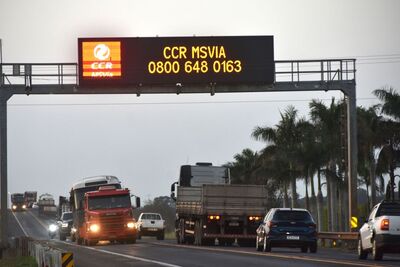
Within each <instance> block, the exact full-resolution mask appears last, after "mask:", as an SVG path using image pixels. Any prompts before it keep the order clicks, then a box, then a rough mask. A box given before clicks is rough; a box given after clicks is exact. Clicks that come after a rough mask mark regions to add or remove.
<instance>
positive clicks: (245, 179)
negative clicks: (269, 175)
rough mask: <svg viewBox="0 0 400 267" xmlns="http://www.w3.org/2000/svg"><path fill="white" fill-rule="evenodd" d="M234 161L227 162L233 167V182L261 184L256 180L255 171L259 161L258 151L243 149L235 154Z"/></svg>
mask: <svg viewBox="0 0 400 267" xmlns="http://www.w3.org/2000/svg"><path fill="white" fill-rule="evenodd" d="M233 158H234V159H235V161H234V162H229V163H228V164H226V166H227V167H229V168H230V169H231V179H232V183H233V184H260V183H259V181H256V179H255V176H254V175H253V171H254V170H255V168H256V164H257V161H258V154H257V152H253V151H252V150H251V149H249V148H246V149H243V151H242V153H240V154H236V155H234V156H233Z"/></svg>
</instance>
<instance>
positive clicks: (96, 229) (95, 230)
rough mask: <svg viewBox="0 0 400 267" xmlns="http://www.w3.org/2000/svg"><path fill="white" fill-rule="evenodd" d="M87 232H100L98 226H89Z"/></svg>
mask: <svg viewBox="0 0 400 267" xmlns="http://www.w3.org/2000/svg"><path fill="white" fill-rule="evenodd" d="M89 230H90V231H92V232H98V231H99V230H100V226H99V225H98V224H91V225H90V226H89Z"/></svg>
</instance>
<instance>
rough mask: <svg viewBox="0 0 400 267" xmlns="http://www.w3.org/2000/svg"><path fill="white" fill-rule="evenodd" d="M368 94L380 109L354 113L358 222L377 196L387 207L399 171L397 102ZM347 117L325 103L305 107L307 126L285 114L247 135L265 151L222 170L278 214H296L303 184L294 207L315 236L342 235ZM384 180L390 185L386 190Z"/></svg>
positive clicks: (384, 92)
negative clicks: (362, 205)
mask: <svg viewBox="0 0 400 267" xmlns="http://www.w3.org/2000/svg"><path fill="white" fill-rule="evenodd" d="M373 94H374V95H375V96H376V97H377V98H378V99H379V100H380V104H378V105H375V106H372V107H369V108H365V107H361V106H359V107H357V140H358V168H357V172H358V184H359V185H360V184H364V185H365V187H366V190H367V196H368V207H367V210H364V214H363V215H364V216H366V215H365V213H366V212H368V210H369V209H371V208H372V207H373V206H374V205H375V204H376V203H377V197H378V196H382V195H384V197H386V198H388V199H394V197H395V196H394V187H395V186H394V185H395V178H396V177H398V178H399V186H400V176H399V175H395V169H396V168H398V167H400V155H399V154H400V95H399V93H397V91H396V90H395V89H393V88H380V89H377V90H374V91H373ZM346 112H347V111H346V100H345V99H341V100H338V101H336V100H335V99H334V98H332V100H331V102H330V104H329V105H325V104H324V103H323V101H321V100H312V101H311V102H310V103H309V119H306V118H305V117H300V115H299V113H298V111H297V110H296V109H295V107H293V106H288V107H287V108H286V109H285V110H284V111H283V112H281V113H280V121H279V122H278V123H277V124H276V125H274V126H272V127H271V126H257V127H255V128H254V130H253V131H252V133H251V137H252V138H254V139H255V140H258V141H262V142H264V143H265V147H264V148H263V149H262V150H260V151H252V150H251V149H249V148H246V149H244V150H243V151H242V152H241V153H238V154H236V155H234V161H232V162H228V163H227V164H225V165H226V166H227V167H230V169H231V179H232V183H237V184H265V185H267V186H268V188H269V191H270V195H271V196H274V198H275V199H276V200H277V201H278V202H279V203H280V205H281V206H283V207H292V208H296V207H300V204H299V196H298V194H297V187H296V184H297V183H298V182H299V181H302V182H303V183H304V188H305V198H304V201H303V204H302V205H301V206H302V207H305V208H307V209H308V210H310V211H311V212H312V214H313V216H314V218H315V219H316V221H317V223H318V227H319V230H327V231H347V230H349V224H348V222H349V218H348V205H347V203H348V188H347V181H348V175H347V170H346V160H347V159H346V157H347V146H346V144H347V139H346V138H347V134H346V133H347V132H346V129H347V128H346V125H347V121H346ZM385 175H388V176H389V177H390V179H389V182H388V183H386V184H385V180H384V176H385ZM315 179H316V183H315ZM315 185H316V186H315ZM315 187H316V188H315ZM323 187H325V188H324V189H325V190H323ZM324 192H326V193H325V195H324ZM369 195H370V197H369ZM397 198H398V197H397ZM360 212H362V211H361V210H360Z"/></svg>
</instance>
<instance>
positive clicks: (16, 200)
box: [11, 193, 26, 211]
mask: <svg viewBox="0 0 400 267" xmlns="http://www.w3.org/2000/svg"><path fill="white" fill-rule="evenodd" d="M11 209H12V211H24V210H26V204H25V199H24V194H21V193H14V194H11Z"/></svg>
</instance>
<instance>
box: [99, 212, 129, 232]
mask: <svg viewBox="0 0 400 267" xmlns="http://www.w3.org/2000/svg"><path fill="white" fill-rule="evenodd" d="M100 227H101V228H102V229H104V230H121V229H123V228H124V218H123V216H122V215H106V214H104V215H101V216H100Z"/></svg>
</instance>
